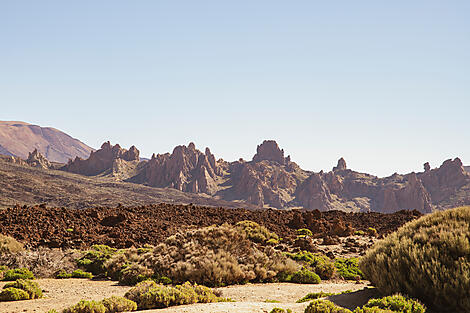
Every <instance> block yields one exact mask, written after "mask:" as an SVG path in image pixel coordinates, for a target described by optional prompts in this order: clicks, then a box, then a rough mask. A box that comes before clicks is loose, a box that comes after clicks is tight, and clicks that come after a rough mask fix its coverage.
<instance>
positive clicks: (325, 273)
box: [286, 251, 335, 279]
mask: <svg viewBox="0 0 470 313" xmlns="http://www.w3.org/2000/svg"><path fill="white" fill-rule="evenodd" d="M286 255H287V256H288V257H289V258H291V259H293V260H295V261H298V262H303V263H304V264H306V265H308V267H310V268H311V269H312V270H313V271H314V272H315V273H316V274H317V275H318V276H320V278H321V279H330V278H331V277H333V275H334V273H335V264H334V263H333V261H331V260H330V258H328V257H327V256H326V255H323V254H321V253H312V252H309V251H300V252H297V253H286Z"/></svg>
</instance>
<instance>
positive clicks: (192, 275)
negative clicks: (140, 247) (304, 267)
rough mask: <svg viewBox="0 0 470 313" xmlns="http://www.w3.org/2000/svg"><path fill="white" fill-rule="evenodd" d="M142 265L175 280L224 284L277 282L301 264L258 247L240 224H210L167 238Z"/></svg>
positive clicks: (265, 248)
mask: <svg viewBox="0 0 470 313" xmlns="http://www.w3.org/2000/svg"><path fill="white" fill-rule="evenodd" d="M140 264H142V265H144V266H147V267H148V268H150V269H152V270H153V272H154V273H155V274H158V275H160V276H165V277H169V278H170V279H171V280H172V281H173V282H174V283H183V282H186V281H190V282H193V283H198V284H201V285H206V286H223V285H230V284H240V283H246V282H250V281H257V282H261V281H275V280H278V277H281V276H288V275H291V274H293V273H294V272H295V271H297V270H298V269H299V267H300V266H299V265H298V264H297V263H296V262H294V261H292V260H290V259H289V258H287V257H286V256H285V255H283V254H282V253H281V252H279V251H276V250H274V249H273V248H272V247H264V248H258V247H257V246H256V245H255V244H254V243H253V242H252V241H251V240H249V239H248V237H247V235H246V232H245V231H242V230H241V228H240V227H239V226H237V227H233V226H231V225H228V224H224V225H222V226H210V227H205V228H201V229H197V230H192V231H188V232H186V233H184V234H181V233H180V234H176V235H173V236H170V237H168V238H167V239H166V240H165V241H164V242H163V243H161V244H159V245H158V246H156V247H155V249H154V250H153V251H152V252H151V253H148V254H145V255H144V262H141V263H140Z"/></svg>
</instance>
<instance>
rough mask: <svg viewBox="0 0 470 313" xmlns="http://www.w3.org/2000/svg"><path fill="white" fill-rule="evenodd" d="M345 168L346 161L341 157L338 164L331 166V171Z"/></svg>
mask: <svg viewBox="0 0 470 313" xmlns="http://www.w3.org/2000/svg"><path fill="white" fill-rule="evenodd" d="M346 169H347V166H346V161H345V160H344V159H343V158H341V159H339V160H338V165H336V166H335V167H333V172H334V171H344V170H346Z"/></svg>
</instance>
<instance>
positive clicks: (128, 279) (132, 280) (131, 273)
mask: <svg viewBox="0 0 470 313" xmlns="http://www.w3.org/2000/svg"><path fill="white" fill-rule="evenodd" d="M152 275H153V271H152V270H151V269H149V268H147V267H146V266H143V265H140V264H132V265H131V266H129V267H126V268H125V269H123V270H122V271H121V275H120V278H119V282H120V283H121V284H123V285H129V286H133V285H135V284H137V283H140V282H141V281H144V280H147V279H149V278H151V277H152Z"/></svg>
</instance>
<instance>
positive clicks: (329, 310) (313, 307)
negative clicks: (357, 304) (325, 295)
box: [305, 300, 352, 313]
mask: <svg viewBox="0 0 470 313" xmlns="http://www.w3.org/2000/svg"><path fill="white" fill-rule="evenodd" d="M305 313H352V312H351V311H350V310H348V309H345V308H342V307H339V306H337V305H335V304H334V303H333V302H331V301H328V300H315V301H312V302H310V304H309V305H308V306H307V307H306V308H305Z"/></svg>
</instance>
